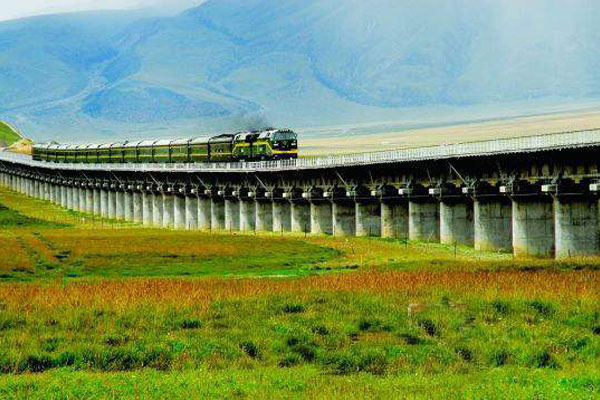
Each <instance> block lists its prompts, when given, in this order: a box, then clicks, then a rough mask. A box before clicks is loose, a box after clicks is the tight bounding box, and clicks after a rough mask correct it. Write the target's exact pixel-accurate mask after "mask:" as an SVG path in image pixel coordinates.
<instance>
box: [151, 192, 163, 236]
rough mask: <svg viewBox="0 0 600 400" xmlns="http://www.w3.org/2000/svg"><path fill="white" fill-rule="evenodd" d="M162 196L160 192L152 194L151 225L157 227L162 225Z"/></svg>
mask: <svg viewBox="0 0 600 400" xmlns="http://www.w3.org/2000/svg"><path fill="white" fill-rule="evenodd" d="M162 219H163V197H162V193H154V194H153V195H152V225H153V226H155V227H157V228H162V226H163V221H162Z"/></svg>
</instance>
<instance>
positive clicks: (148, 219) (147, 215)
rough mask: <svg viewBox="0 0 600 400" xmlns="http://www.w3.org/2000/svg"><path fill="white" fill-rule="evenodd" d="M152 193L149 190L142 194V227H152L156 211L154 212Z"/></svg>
mask: <svg viewBox="0 0 600 400" xmlns="http://www.w3.org/2000/svg"><path fill="white" fill-rule="evenodd" d="M153 197H154V196H152V193H151V192H149V191H148V190H144V191H143V192H142V225H144V226H152V219H153V216H154V211H153V210H152V199H153Z"/></svg>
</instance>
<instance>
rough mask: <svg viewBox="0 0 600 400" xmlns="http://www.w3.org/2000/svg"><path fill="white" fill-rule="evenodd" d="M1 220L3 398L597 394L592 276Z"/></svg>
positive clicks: (599, 333) (507, 258)
mask: <svg viewBox="0 0 600 400" xmlns="http://www.w3.org/2000/svg"><path fill="white" fill-rule="evenodd" d="M0 204H2V207H0V243H2V251H1V252H0V397H3V398H4V397H6V398H48V399H50V398H52V399H54V398H69V399H70V398H82V399H83V398H85V399H87V398H148V397H149V398H190V397H192V398H197V397H225V398H255V397H258V398H265V397H270V398H314V397H317V398H330V397H340V398H355V397H359V398H406V397H408V398H511V399H512V398H540V399H543V398H558V397H569V398H593V397H597V396H598V391H599V390H600V378H599V376H600V375H599V372H600V271H599V270H598V266H600V262H599V260H597V259H574V260H568V261H563V262H560V263H557V262H553V261H548V260H545V261H544V260H514V259H513V258H512V256H511V255H507V254H495V253H477V252H474V251H473V250H471V249H468V248H462V247H459V248H457V249H454V248H451V247H447V246H442V245H439V244H438V245H433V244H427V243H416V242H414V243H413V242H409V243H407V242H404V241H392V240H381V239H364V238H362V239H361V238H331V237H311V236H308V237H306V238H305V237H303V236H288V235H284V236H281V235H278V234H258V235H244V234H239V233H231V232H220V233H216V232H213V233H208V232H178V231H169V230H153V229H142V228H139V227H137V226H135V225H132V224H129V225H112V224H110V223H107V224H99V223H98V221H91V220H90V217H89V216H85V215H81V214H76V213H68V212H65V211H62V210H60V209H58V208H56V207H55V206H52V205H50V204H48V203H45V202H43V201H38V200H31V199H25V198H24V197H22V196H20V195H17V194H14V193H10V192H7V191H5V190H0ZM409 305H411V306H410V307H409ZM409 309H410V312H409Z"/></svg>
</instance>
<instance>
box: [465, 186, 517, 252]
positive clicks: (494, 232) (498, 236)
mask: <svg viewBox="0 0 600 400" xmlns="http://www.w3.org/2000/svg"><path fill="white" fill-rule="evenodd" d="M473 218H474V221H475V230H474V233H475V235H474V236H475V249H476V250H494V251H498V250H502V251H512V205H511V203H510V201H509V200H508V199H503V198H495V199H478V200H476V201H475V202H474V204H473Z"/></svg>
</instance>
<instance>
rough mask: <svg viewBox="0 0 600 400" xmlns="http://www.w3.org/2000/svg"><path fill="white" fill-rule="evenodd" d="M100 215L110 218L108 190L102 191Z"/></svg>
mask: <svg viewBox="0 0 600 400" xmlns="http://www.w3.org/2000/svg"><path fill="white" fill-rule="evenodd" d="M100 215H101V216H102V218H108V190H106V189H101V190H100Z"/></svg>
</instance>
